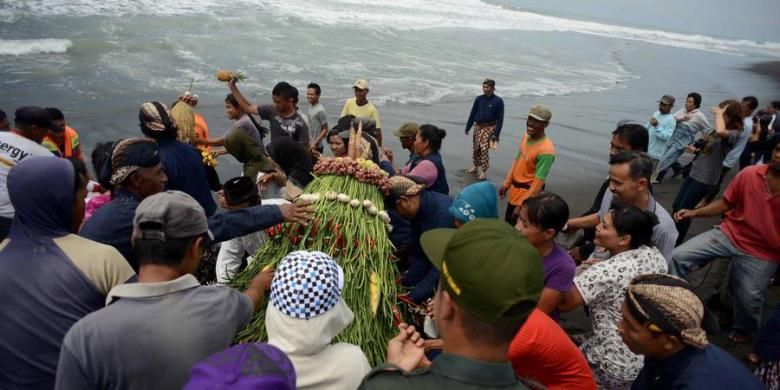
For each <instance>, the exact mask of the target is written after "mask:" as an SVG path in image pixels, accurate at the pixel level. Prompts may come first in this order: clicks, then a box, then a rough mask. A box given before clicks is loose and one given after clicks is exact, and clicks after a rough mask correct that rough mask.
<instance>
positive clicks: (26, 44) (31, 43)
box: [0, 39, 73, 56]
mask: <svg viewBox="0 0 780 390" xmlns="http://www.w3.org/2000/svg"><path fill="white" fill-rule="evenodd" d="M71 46H73V42H71V41H70V39H18V40H14V39H0V56H24V55H31V54H62V53H65V52H67V51H68V49H69V48H70V47H71Z"/></svg>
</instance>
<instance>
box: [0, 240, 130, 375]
mask: <svg viewBox="0 0 780 390" xmlns="http://www.w3.org/2000/svg"><path fill="white" fill-rule="evenodd" d="M18 234H19V233H18V231H13V230H12V232H11V235H10V236H9V239H8V240H5V241H3V243H2V244H0V269H2V270H3V271H2V272H0V312H2V313H3V319H2V321H0V384H1V385H0V387H3V388H5V386H6V385H7V386H10V387H11V388H13V387H19V388H41V387H43V388H46V387H51V386H52V385H53V383H54V376H55V372H56V369H57V359H58V358H59V354H60V345H61V344H62V339H63V337H64V336H65V333H66V332H67V331H68V329H69V328H70V327H71V326H72V325H73V324H74V323H75V322H76V321H78V320H79V319H81V318H82V317H84V316H85V315H87V314H89V313H91V312H93V311H95V310H98V309H100V308H101V307H103V304H104V300H105V296H106V293H107V292H108V290H110V289H111V288H112V287H113V286H114V285H116V284H119V283H124V282H126V281H127V280H128V279H130V278H132V277H133V276H134V273H133V272H132V270H131V269H130V267H129V266H128V265H127V263H126V262H125V261H124V259H122V257H121V256H120V255H119V253H117V251H116V250H114V249H113V248H111V247H108V246H105V245H101V244H98V243H95V242H92V241H89V240H86V239H84V238H81V237H78V236H76V235H72V234H70V235H66V236H63V237H60V238H55V239H53V243H54V245H55V246H56V249H55V248H54V247H47V246H43V245H40V246H37V247H35V246H34V245H32V244H31V243H30V241H28V240H24V239H23V238H21V237H19V235H18Z"/></svg>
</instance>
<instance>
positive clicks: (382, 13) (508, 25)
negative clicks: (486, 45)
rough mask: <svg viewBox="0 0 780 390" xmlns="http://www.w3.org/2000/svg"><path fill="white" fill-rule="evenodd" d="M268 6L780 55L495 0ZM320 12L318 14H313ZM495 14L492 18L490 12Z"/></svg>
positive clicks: (777, 50) (281, 2)
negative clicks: (505, 4)
mask: <svg viewBox="0 0 780 390" xmlns="http://www.w3.org/2000/svg"><path fill="white" fill-rule="evenodd" d="M261 2H262V3H264V5H265V6H266V7H269V8H272V9H273V10H274V12H275V13H279V14H282V15H284V16H287V17H297V18H301V19H303V20H306V21H307V22H311V23H315V24H322V25H329V26H339V25H343V24H344V23H345V21H360V24H361V25H363V26H366V28H376V29H395V30H410V31H413V30H426V29H437V28H458V29H464V28H465V29H475V30H515V31H557V32H574V33H580V34H588V35H595V36H600V37H606V38H615V39H624V40H631V41H640V42H646V43H652V44H657V45H663V46H671V47H679V48H685V49H696V50H704V51H710V52H717V53H722V54H733V55H742V56H745V55H753V54H760V55H766V56H771V57H780V43H777V42H756V41H750V40H745V39H722V38H715V37H711V36H706V35H700V34H681V33H675V32H668V31H662V30H652V29H643V28H634V27H626V26H619V25H610V24H603V23H597V22H589V21H582V20H576V19H567V18H562V17H555V16H547V15H542V14H538V13H534V12H529V11H524V10H518V9H511V8H506V7H503V6H500V5H493V4H489V3H486V2H484V1H482V0H439V1H435V2H433V1H427V0H394V1H393V2H391V3H386V4H381V5H380V4H374V5H366V4H363V2H362V1H358V0H310V1H306V2H299V1H289V0H264V1H261ZM312 15H316V17H312ZM485 15H490V17H485Z"/></svg>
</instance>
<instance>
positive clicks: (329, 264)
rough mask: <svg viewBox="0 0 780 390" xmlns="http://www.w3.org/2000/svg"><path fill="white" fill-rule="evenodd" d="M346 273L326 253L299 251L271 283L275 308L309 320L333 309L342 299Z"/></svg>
mask: <svg viewBox="0 0 780 390" xmlns="http://www.w3.org/2000/svg"><path fill="white" fill-rule="evenodd" d="M343 287H344V272H343V271H342V269H341V267H339V265H338V264H336V262H335V261H334V260H333V258H332V257H330V256H328V255H326V254H325V253H322V252H310V251H295V252H291V253H289V254H288V255H287V256H285V257H284V259H282V262H281V265H279V268H277V269H276V275H275V276H274V280H273V282H272V283H271V304H272V305H273V306H274V307H275V308H276V309H278V310H279V311H280V312H282V313H284V314H286V315H288V316H290V317H293V318H298V319H303V320H307V319H310V318H313V317H316V316H318V315H320V314H323V313H325V312H327V311H328V310H330V309H332V308H333V307H334V306H336V304H337V303H338V302H339V299H341V290H342V288H343Z"/></svg>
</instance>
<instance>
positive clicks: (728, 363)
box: [631, 344, 764, 390]
mask: <svg viewBox="0 0 780 390" xmlns="http://www.w3.org/2000/svg"><path fill="white" fill-rule="evenodd" d="M763 388H764V386H763V385H762V384H761V383H759V382H758V379H756V377H755V376H753V374H752V373H751V372H750V371H748V369H747V368H745V366H744V365H743V364H742V363H740V362H739V361H738V360H737V359H734V357H733V356H731V355H730V354H729V353H728V352H726V351H724V350H722V349H720V348H719V347H717V346H715V345H713V344H709V345H707V346H706V347H704V348H703V349H698V348H694V347H686V348H685V349H683V350H682V351H680V352H677V353H676V354H674V355H672V356H670V357H668V358H666V359H664V360H652V359H647V358H646V359H645V366H644V367H642V370H641V371H639V376H637V378H636V380H635V381H634V384H633V386H631V389H632V390H644V389H648V390H650V389H694V390H698V389H704V390H707V389H740V390H760V389H763Z"/></svg>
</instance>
